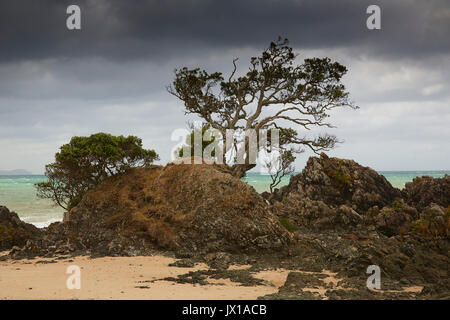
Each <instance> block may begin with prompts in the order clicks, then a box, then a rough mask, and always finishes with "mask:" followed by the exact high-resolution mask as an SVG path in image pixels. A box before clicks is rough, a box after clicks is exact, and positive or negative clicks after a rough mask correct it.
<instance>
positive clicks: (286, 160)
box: [266, 150, 295, 193]
mask: <svg viewBox="0 0 450 320" xmlns="http://www.w3.org/2000/svg"><path fill="white" fill-rule="evenodd" d="M294 161H295V156H294V155H293V152H292V150H283V151H282V152H281V154H280V155H279V157H278V159H277V161H273V159H268V160H267V161H266V167H267V169H268V171H269V174H270V178H271V180H272V182H271V183H270V185H269V188H270V193H273V189H274V188H275V187H276V186H277V185H279V184H280V182H281V179H282V178H283V177H284V176H286V175H289V174H291V173H293V172H294V170H295V166H294Z"/></svg>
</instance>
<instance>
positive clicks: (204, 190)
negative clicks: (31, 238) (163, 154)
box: [56, 164, 292, 255]
mask: <svg viewBox="0 0 450 320" xmlns="http://www.w3.org/2000/svg"><path fill="white" fill-rule="evenodd" d="M65 220H66V221H65V222H64V223H63V224H62V227H57V228H56V229H58V228H62V229H64V230H65V234H66V239H68V241H69V242H70V243H71V244H72V245H73V246H75V247H76V248H77V249H80V250H85V249H90V250H94V251H97V252H102V253H103V254H115V255H118V254H123V253H126V252H133V254H134V253H136V252H139V251H140V252H143V253H145V251H146V250H153V249H156V248H164V249H169V250H174V251H181V252H186V251H188V252H191V253H194V254H197V255H198V254H200V253H207V252H220V251H222V252H241V251H248V252H253V251H258V250H274V249H280V248H282V247H285V246H287V245H288V244H289V243H290V242H291V240H292V235H291V234H290V233H289V232H288V231H287V230H286V229H285V228H284V227H283V226H281V225H280V223H279V221H278V218H277V217H276V216H275V215H274V214H272V213H271V212H270V208H269V205H268V204H267V203H266V202H265V200H264V199H263V198H262V197H261V196H260V195H259V194H258V193H257V192H256V191H255V190H254V189H253V188H252V187H251V186H249V185H248V184H246V183H244V182H242V181H240V180H239V179H237V178H235V177H233V176H232V175H231V174H229V172H227V169H226V168H225V167H224V166H216V165H206V164H195V165H194V164H192V165H188V164H178V165H175V164H169V165H167V166H165V167H158V166H154V167H150V168H141V169H134V170H132V171H131V172H129V173H127V174H123V175H120V176H116V177H112V178H111V179H109V180H108V181H106V182H104V183H103V184H102V185H100V186H99V187H98V188H96V189H95V190H92V191H91V192H89V193H88V194H87V195H86V196H85V197H84V198H83V200H82V201H81V202H80V204H79V205H78V206H77V207H75V208H73V209H72V210H71V211H70V212H69V214H68V215H66V219H65ZM62 229H59V230H60V231H61V230H62ZM130 248H131V249H130Z"/></svg>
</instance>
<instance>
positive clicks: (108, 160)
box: [36, 133, 159, 210]
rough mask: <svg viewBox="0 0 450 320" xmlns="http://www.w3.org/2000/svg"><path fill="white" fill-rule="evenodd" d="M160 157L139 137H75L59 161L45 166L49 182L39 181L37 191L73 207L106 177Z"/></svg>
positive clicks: (56, 158) (64, 207)
mask: <svg viewBox="0 0 450 320" xmlns="http://www.w3.org/2000/svg"><path fill="white" fill-rule="evenodd" d="M158 159H159V157H158V155H157V154H156V152H155V151H154V150H146V149H143V148H142V140H141V139H139V138H138V137H135V136H128V137H124V136H112V135H110V134H106V133H96V134H93V135H91V136H89V137H73V138H72V139H71V140H70V142H69V143H68V144H65V145H63V146H62V147H61V148H60V152H58V153H56V155H55V162H54V163H51V164H48V165H46V166H45V175H46V176H47V178H48V181H46V182H41V183H37V184H36V187H37V194H38V197H40V198H48V199H51V200H53V201H54V202H55V203H56V204H57V205H59V206H60V207H62V208H63V209H65V210H70V209H71V208H73V207H74V206H75V205H77V204H78V202H79V201H80V200H81V198H82V197H83V195H84V194H86V192H87V191H89V190H90V189H92V188H94V187H95V186H97V185H98V184H100V183H101V182H102V181H104V180H105V179H106V178H108V177H110V176H113V175H116V174H119V173H123V172H125V171H127V170H129V169H131V168H133V167H142V166H147V165H150V164H151V163H152V162H153V161H155V160H158Z"/></svg>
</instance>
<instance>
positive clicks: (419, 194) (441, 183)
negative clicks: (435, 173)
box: [403, 174, 450, 211]
mask: <svg viewBox="0 0 450 320" xmlns="http://www.w3.org/2000/svg"><path fill="white" fill-rule="evenodd" d="M403 195H404V198H405V199H406V201H407V202H408V204H410V205H412V206H414V207H416V208H417V209H418V210H419V211H422V210H423V209H424V208H425V207H427V206H428V205H430V204H431V203H435V204H438V205H440V206H441V207H444V208H447V207H449V206H450V175H447V174H446V175H445V176H444V177H443V178H432V177H428V176H423V177H420V178H419V177H417V178H414V179H413V181H412V182H408V183H406V184H405V188H404V189H403Z"/></svg>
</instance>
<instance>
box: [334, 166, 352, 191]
mask: <svg viewBox="0 0 450 320" xmlns="http://www.w3.org/2000/svg"><path fill="white" fill-rule="evenodd" d="M332 178H333V181H334V183H335V184H336V185H337V186H338V187H340V188H342V187H347V186H350V185H351V184H352V178H351V177H350V175H349V174H348V173H344V172H342V171H340V170H335V171H334V172H333V176H332Z"/></svg>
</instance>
